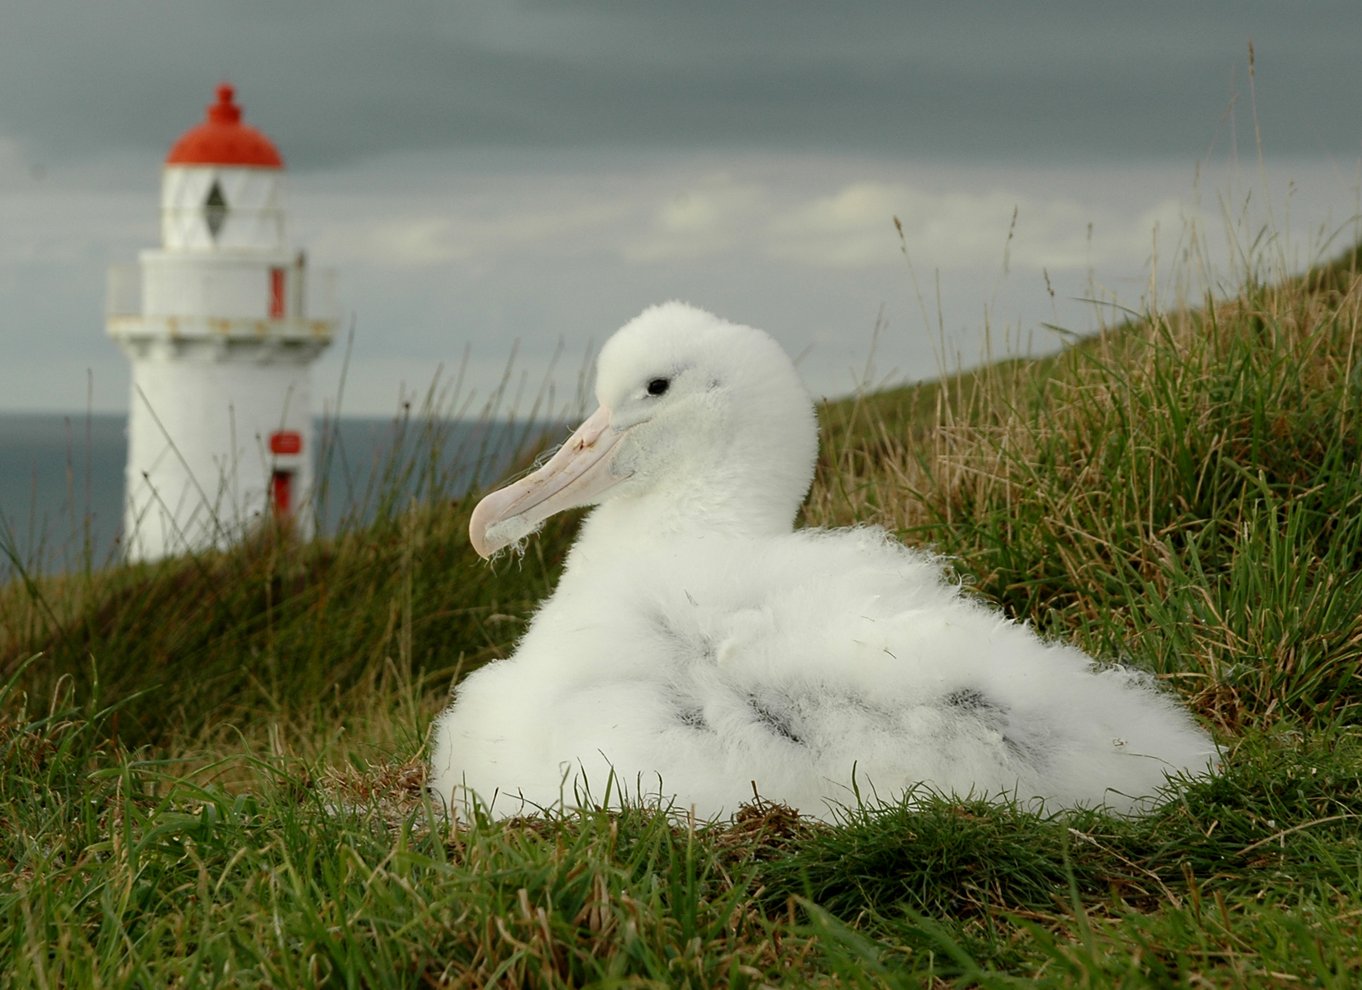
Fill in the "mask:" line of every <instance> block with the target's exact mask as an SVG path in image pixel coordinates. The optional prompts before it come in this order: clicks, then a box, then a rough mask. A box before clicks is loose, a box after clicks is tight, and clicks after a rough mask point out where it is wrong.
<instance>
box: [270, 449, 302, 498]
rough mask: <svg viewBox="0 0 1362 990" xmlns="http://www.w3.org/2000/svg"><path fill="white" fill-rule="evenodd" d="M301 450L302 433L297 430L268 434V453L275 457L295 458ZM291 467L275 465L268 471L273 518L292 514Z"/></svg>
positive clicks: (292, 472) (292, 476) (292, 471)
mask: <svg viewBox="0 0 1362 990" xmlns="http://www.w3.org/2000/svg"><path fill="white" fill-rule="evenodd" d="M302 452H303V435H302V434H301V433H299V432H298V431H297V430H277V431H275V432H274V433H271V434H270V453H271V454H273V455H275V457H285V458H289V459H292V458H295V457H297V456H298V455H299V454H301V453H302ZM294 474H295V472H294V470H293V469H292V468H287V467H282V466H279V465H276V466H275V468H274V470H273V471H271V472H270V508H271V509H272V510H273V511H274V518H276V519H287V518H289V517H290V516H292V515H293V499H294V492H293V478H294Z"/></svg>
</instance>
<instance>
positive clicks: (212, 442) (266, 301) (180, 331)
mask: <svg viewBox="0 0 1362 990" xmlns="http://www.w3.org/2000/svg"><path fill="white" fill-rule="evenodd" d="M216 95H217V99H216V101H215V102H214V103H212V104H210V105H209V106H208V108H207V115H206V118H205V119H204V120H203V121H202V122H201V123H199V124H198V125H196V126H195V127H192V128H190V129H189V130H188V131H186V132H185V133H184V134H183V135H182V136H181V137H180V138H179V140H178V141H176V142H175V143H174V145H172V146H171V149H170V153H169V154H168V155H167V156H166V160H165V167H164V170H163V172H162V175H161V246H160V247H159V248H152V249H147V250H144V251H142V252H141V253H140V254H139V257H138V264H137V266H136V268H135V269H132V270H129V269H120V268H115V269H112V270H111V271H110V277H109V296H108V303H107V311H108V320H107V328H108V333H109V335H110V336H111V337H112V338H113V339H114V340H116V341H117V342H118V344H119V346H120V347H121V348H122V350H123V351H124V353H125V354H127V356H128V359H129V360H130V361H131V363H132V398H131V405H130V408H129V412H128V466H127V479H126V488H125V495H124V513H123V546H124V553H125V556H126V557H127V558H128V559H129V560H155V559H158V558H161V557H166V556H170V555H173V554H178V553H184V552H191V551H196V550H203V549H207V548H210V547H226V546H228V545H230V544H231V543H233V542H235V541H237V540H239V539H240V538H241V537H242V536H243V535H246V534H247V533H249V532H251V531H252V530H253V529H256V528H259V527H261V526H263V525H268V524H272V523H277V524H280V525H284V526H288V527H291V528H292V529H293V530H294V531H296V532H298V533H299V534H300V535H303V536H307V535H310V534H311V533H312V531H313V529H314V514H313V507H312V500H311V496H312V492H313V462H314V457H313V426H312V386H311V370H310V369H311V365H312V362H314V361H315V360H316V359H317V358H318V356H320V355H321V353H322V352H323V351H324V350H325V349H326V347H327V345H328V344H330V342H331V338H332V335H333V332H334V330H335V325H336V321H335V317H334V311H335V307H334V304H333V303H332V293H333V287H334V275H333V273H331V272H320V273H319V272H310V271H309V270H308V267H307V264H306V260H305V256H304V254H303V252H302V251H300V250H297V249H296V248H294V247H292V246H290V244H289V243H288V240H287V238H286V236H285V224H284V188H283V187H284V162H283V159H282V158H281V157H280V155H279V151H278V149H276V147H275V146H274V143H273V142H272V141H271V140H270V139H269V138H268V137H266V136H265V135H264V134H262V133H261V132H260V131H258V130H256V129H255V128H254V127H251V126H249V125H247V124H245V123H244V122H243V121H242V119H241V117H242V114H241V107H240V106H239V105H238V104H237V103H236V100H235V93H234V91H233V89H232V87H231V86H230V85H227V84H226V83H224V84H222V85H220V86H219V87H218V89H217V94H216Z"/></svg>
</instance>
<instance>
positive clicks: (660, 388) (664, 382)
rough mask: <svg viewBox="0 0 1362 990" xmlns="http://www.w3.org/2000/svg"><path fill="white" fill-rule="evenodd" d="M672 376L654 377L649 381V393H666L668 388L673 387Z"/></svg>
mask: <svg viewBox="0 0 1362 990" xmlns="http://www.w3.org/2000/svg"><path fill="white" fill-rule="evenodd" d="M671 384H672V382H671V379H670V378H654V379H653V380H652V381H650V382H649V383H648V394H649V395H666V394H667V389H668V388H670V387H671Z"/></svg>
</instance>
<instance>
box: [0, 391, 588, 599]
mask: <svg viewBox="0 0 1362 990" xmlns="http://www.w3.org/2000/svg"><path fill="white" fill-rule="evenodd" d="M126 431H127V417H126V416H123V415H109V414H89V415H87V414H84V413H77V414H71V415H61V414H50V413H33V414H28V413H4V414H0V580H7V579H9V578H10V577H12V576H14V575H15V574H16V573H18V572H19V571H20V570H23V571H25V572H28V573H62V572H69V571H74V570H79V569H83V568H85V567H87V566H93V567H102V566H105V565H107V564H110V563H112V562H114V561H115V560H116V559H117V543H116V539H117V537H118V535H119V531H120V529H121V527H122V523H123V473H124V469H125V468H126V462H127V451H128V445H127V435H126ZM555 431H557V432H555ZM546 436H549V437H553V438H554V439H561V437H562V436H563V434H562V432H561V428H560V427H556V426H554V425H552V424H547V423H527V422H487V421H476V422H474V421H460V420H418V419H414V418H413V419H410V420H406V419H400V418H399V419H394V418H386V419H363V418H342V419H339V420H328V421H325V422H320V421H319V422H318V424H317V449H318V455H317V462H318V470H317V478H318V491H317V510H318V512H317V521H318V529H319V531H320V532H321V533H322V534H324V535H325V534H333V533H335V532H337V530H338V529H340V528H341V527H343V526H348V525H357V524H362V523H364V522H365V521H367V520H369V519H372V518H373V517H374V516H375V514H376V513H378V512H380V511H389V510H390V509H391V508H392V507H394V506H399V507H400V506H402V505H405V504H407V503H408V502H409V501H410V500H413V499H416V500H433V499H448V498H456V497H458V496H459V495H462V494H464V493H466V492H467V491H468V490H469V489H470V488H472V487H474V486H481V485H486V484H489V483H491V482H492V481H495V480H496V479H497V478H499V477H501V476H502V475H504V474H505V473H506V471H508V470H509V469H510V468H511V466H512V464H513V463H514V461H515V459H516V457H517V456H518V455H520V454H522V453H524V452H526V451H528V449H529V448H530V447H531V446H532V445H533V444H535V443H536V442H539V441H541V440H542V439H543V438H544V437H546Z"/></svg>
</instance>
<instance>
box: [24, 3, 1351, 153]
mask: <svg viewBox="0 0 1362 990" xmlns="http://www.w3.org/2000/svg"><path fill="white" fill-rule="evenodd" d="M15 6H17V7H18V9H14V7H15ZM5 21H6V28H5V31H4V37H3V40H0V92H3V93H4V94H5V96H4V98H3V100H0V136H3V135H10V136H13V137H17V138H18V139H19V140H20V141H21V142H22V144H23V146H24V148H25V151H26V153H27V154H29V155H31V156H32V157H33V158H34V159H36V160H38V161H39V162H42V163H45V162H46V160H48V159H50V160H52V161H55V162H57V163H60V162H63V161H67V160H70V159H73V158H79V157H82V156H90V155H92V154H96V153H99V152H101V151H121V150H130V149H131V150H137V151H145V152H147V153H148V154H159V153H161V152H162V151H163V150H164V148H166V147H167V146H168V144H169V142H170V141H171V140H172V139H173V138H174V136H175V134H176V133H178V131H177V128H179V127H181V126H182V125H184V124H187V123H188V122H189V121H190V120H192V117H191V115H190V114H191V111H190V110H188V109H187V106H188V107H192V108H193V112H197V108H198V107H199V106H200V105H202V104H204V103H206V102H208V100H209V98H210V97H211V90H212V86H213V84H214V83H215V82H216V81H217V79H218V78H219V77H222V76H225V77H229V78H231V79H233V80H235V81H236V82H237V83H238V84H239V87H240V90H241V99H242V101H243V102H244V103H245V105H246V107H247V113H248V116H249V119H251V120H253V121H255V122H256V123H257V124H259V125H260V126H262V127H263V128H264V129H266V130H267V131H271V132H275V133H279V134H287V135H288V142H287V144H286V146H285V147H284V149H283V150H284V153H285V155H286V157H287V158H288V160H289V163H290V165H291V166H292V167H293V168H295V169H308V168H313V167H332V166H337V165H342V164H345V163H347V162H352V161H355V160H358V159H363V158H366V157H370V156H379V155H385V154H390V153H406V152H419V151H429V150H448V149H467V150H469V151H473V152H476V151H479V150H486V149H501V150H511V151H518V152H522V153H526V154H534V153H545V152H552V151H554V150H556V149H563V150H568V149H582V148H600V147H607V148H608V147H644V148H649V149H664V150H665V149H667V148H679V149H686V150H690V151H693V150H697V149H704V148H714V149H717V150H724V149H735V150H736V149H748V150H750V149H770V150H789V151H805V152H807V151H820V152H840V153H854V154H871V155H906V154H911V155H913V156H915V157H933V158H942V159H952V158H962V159H963V158H970V159H976V160H977V159H979V158H989V159H993V160H997V161H1008V160H1023V159H1025V160H1032V161H1035V160H1069V159H1083V158H1091V159H1096V160H1104V161H1110V160H1122V159H1151V158H1160V157H1162V158H1168V157H1176V158H1193V157H1195V156H1197V155H1200V154H1202V153H1204V152H1205V151H1206V150H1207V149H1208V148H1211V147H1213V146H1215V145H1217V143H1218V145H1219V146H1220V147H1222V148H1223V147H1224V146H1225V145H1227V144H1228V142H1229V141H1230V140H1231V137H1232V135H1233V134H1235V133H1236V129H1237V133H1238V136H1239V138H1240V139H1241V141H1242V140H1243V139H1244V138H1245V137H1246V136H1247V135H1248V134H1251V130H1252V118H1251V116H1250V114H1249V110H1250V107H1249V104H1250V90H1249V79H1248V75H1249V73H1248V57H1247V48H1248V43H1249V41H1250V40H1252V41H1253V42H1254V44H1255V46H1256V49H1257V78H1256V80H1255V89H1256V109H1257V118H1258V122H1259V125H1260V129H1261V132H1262V133H1263V135H1264V141H1265V145H1266V150H1267V151H1268V152H1269V153H1276V154H1281V155H1300V156H1307V157H1309V156H1318V155H1321V154H1339V153H1346V154H1352V153H1355V152H1356V150H1357V148H1358V131H1357V127H1356V125H1355V123H1354V118H1355V112H1354V107H1355V94H1356V93H1357V92H1358V91H1359V90H1362V60H1359V59H1358V58H1357V57H1356V52H1355V43H1356V39H1357V38H1359V37H1362V4H1357V3H1355V2H1354V0H1340V2H1312V3H1310V4H1308V5H1299V6H1296V5H1288V4H1281V3H1276V2H1232V0H1216V2H1205V3H1197V4H1187V3H1185V2H1154V3H1142V4H1132V5H1126V6H1124V7H1122V8H1120V9H1118V8H1116V7H1115V6H1114V5H1109V4H1092V3H1089V2H1076V0H1066V2H1051V3H1047V4H1044V5H1036V4H1028V5H1014V6H1009V7H1006V8H1004V7H1000V6H999V5H997V4H994V3H987V4H985V3H971V2H958V3H952V4H933V5H922V4H909V3H905V2H903V0H893V2H885V3H850V4H837V3H827V2H825V0H804V2H744V3H741V4H732V3H722V4H721V3H715V2H703V3H685V4H677V3H647V2H643V3H627V4H616V3H609V4H606V3H574V4H570V5H568V4H550V3H536V4H527V3H519V4H517V3H457V2H456V3H437V2H433V0H432V2H419V3H402V4H374V3H370V2H363V3H357V2H353V0H344V2H342V0H333V2H328V3H311V4H299V3H289V4H276V3H264V2H260V0H252V2H246V3H234V4H230V5H227V4H219V3H210V2H208V0H181V2H177V3H174V4H166V3H162V2H159V0H157V2H151V0H135V2H128V3H119V4H89V3H84V2H80V3H70V2H64V0H55V2H51V3H46V4H22V5H11V8H10V9H9V10H7V11H6V13H5Z"/></svg>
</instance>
